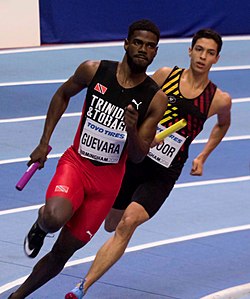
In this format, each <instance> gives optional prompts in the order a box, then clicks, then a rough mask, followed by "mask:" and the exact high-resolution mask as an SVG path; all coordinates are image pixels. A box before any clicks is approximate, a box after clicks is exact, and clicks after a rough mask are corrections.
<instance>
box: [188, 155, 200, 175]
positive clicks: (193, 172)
mask: <svg viewBox="0 0 250 299" xmlns="http://www.w3.org/2000/svg"><path fill="white" fill-rule="evenodd" d="M190 174H191V175H197V176H201V175H202V174H203V162H202V161H201V160H200V159H199V158H195V159H194V160H193V163H192V169H191V171H190Z"/></svg>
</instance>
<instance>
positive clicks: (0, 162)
mask: <svg viewBox="0 0 250 299" xmlns="http://www.w3.org/2000/svg"><path fill="white" fill-rule="evenodd" d="M248 139H250V135H242V136H230V137H224V138H223V139H222V142H225V141H240V140H248ZM207 141H208V139H197V140H194V141H193V142H192V144H202V143H206V142H207ZM61 155H62V153H58V154H50V155H48V158H59V157H61ZM29 160H30V158H29V157H21V158H13V159H4V160H0V165H3V164H11V163H19V162H27V161H29Z"/></svg>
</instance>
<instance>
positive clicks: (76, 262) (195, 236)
mask: <svg viewBox="0 0 250 299" xmlns="http://www.w3.org/2000/svg"><path fill="white" fill-rule="evenodd" d="M247 229H250V224H248V225H241V226H234V227H228V228H223V229H218V230H212V231H207V232H202V233H198V234H192V235H187V236H182V237H177V238H172V239H167V240H162V241H157V242H151V243H146V244H142V245H138V246H133V247H129V248H127V249H126V251H125V252H126V253H127V252H134V251H138V250H143V249H148V248H152V247H157V246H161V245H168V244H173V243H179V242H184V241H190V240H194V239H199V238H205V237H210V236H215V235H220V234H225V233H231V232H237V231H242V230H247ZM94 258H95V255H92V256H89V257H86V258H82V259H78V260H74V261H70V262H68V263H67V264H66V265H65V268H68V267H72V266H75V265H79V264H83V263H88V262H91V261H93V260H94ZM26 278H27V276H24V277H21V278H18V279H17V280H14V281H12V282H9V283H7V284H5V285H3V286H1V287H0V294H2V293H3V292H6V291H8V290H9V289H11V288H14V287H16V286H18V285H20V284H22V283H23V282H24V281H25V279H26ZM215 298H217V297H215ZM215 298H214V299H215ZM219 298H220V297H219ZM229 298H231V297H227V299H229ZM203 299H204V298H203ZM209 299H212V298H209Z"/></svg>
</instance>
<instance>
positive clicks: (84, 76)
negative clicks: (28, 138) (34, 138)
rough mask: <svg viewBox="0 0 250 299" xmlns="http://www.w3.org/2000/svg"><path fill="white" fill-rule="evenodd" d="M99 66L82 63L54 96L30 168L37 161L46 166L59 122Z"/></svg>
mask: <svg viewBox="0 0 250 299" xmlns="http://www.w3.org/2000/svg"><path fill="white" fill-rule="evenodd" d="M98 65H99V62H98V61H86V62H84V63H82V64H81V65H80V66H79V67H78V68H77V70H76V71H75V73H74V75H73V76H72V77H70V78H69V79H68V80H67V81H66V82H65V83H64V84H62V85H61V86H60V87H59V88H58V90H57V91H56V93H55V94H54V95H53V97H52V99H51V102H50V105H49V108H48V112H47V116H46V121H45V124H44V129H43V133H42V137H41V139H40V143H39V145H38V146H37V147H36V149H35V150H34V151H33V152H32V154H31V155H30V158H31V160H30V161H29V162H28V166H29V165H31V164H32V163H34V162H35V161H39V162H40V163H41V166H40V168H42V167H43V166H44V162H45V161H46V155H47V148H48V144H49V140H50V138H51V135H52V133H53V131H54V129H55V127H56V125H57V123H58V121H59V120H60V118H61V116H62V115H63V113H64V112H65V110H66V108H67V106H68V104H69V101H70V98H71V97H73V96H74V95H76V94H77V93H79V92H80V91H81V90H83V89H84V88H86V87H87V86H88V84H89V82H90V81H91V80H92V78H93V76H94V74H95V72H96V70H97V68H98Z"/></svg>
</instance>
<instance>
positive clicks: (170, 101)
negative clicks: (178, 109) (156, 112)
mask: <svg viewBox="0 0 250 299" xmlns="http://www.w3.org/2000/svg"><path fill="white" fill-rule="evenodd" d="M168 102H169V104H174V103H176V98H175V97H174V96H168Z"/></svg>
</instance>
